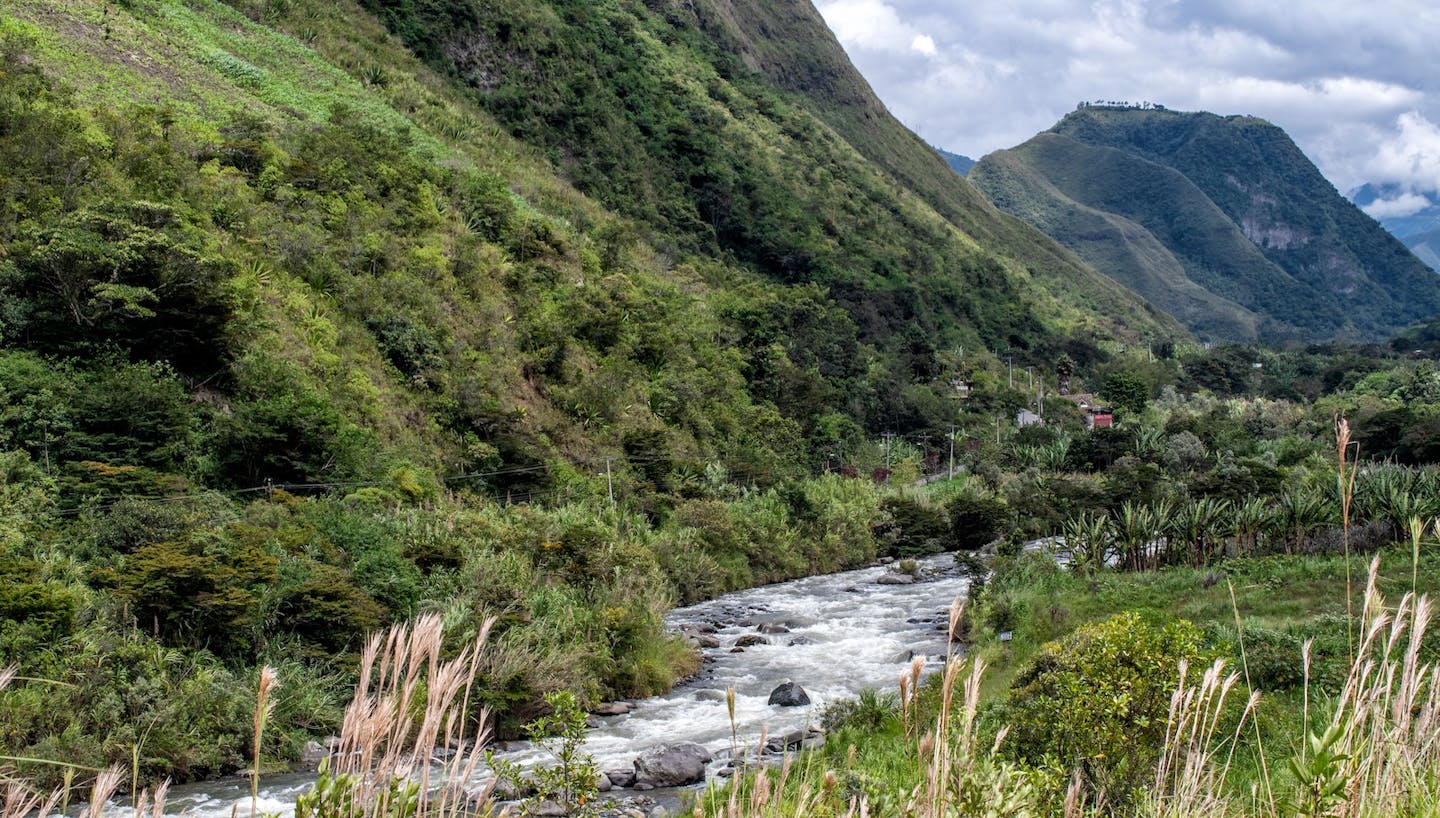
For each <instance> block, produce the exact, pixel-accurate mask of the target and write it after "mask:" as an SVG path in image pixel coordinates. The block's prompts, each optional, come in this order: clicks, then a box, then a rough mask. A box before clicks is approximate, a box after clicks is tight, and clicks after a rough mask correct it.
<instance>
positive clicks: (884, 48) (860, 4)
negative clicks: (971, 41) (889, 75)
mask: <svg viewBox="0 0 1440 818" xmlns="http://www.w3.org/2000/svg"><path fill="white" fill-rule="evenodd" d="M819 9H820V13H821V14H822V15H824V17H825V22H826V23H827V24H828V25H829V26H830V30H831V31H833V32H834V33H835V37H836V38H837V39H838V40H840V42H841V44H843V45H844V46H845V47H846V48H857V49H860V50H862V51H878V52H889V53H904V52H906V51H909V50H911V49H912V48H915V43H916V41H917V40H918V38H919V37H921V36H923V35H921V33H920V32H919V31H918V30H916V29H915V28H912V27H911V26H909V25H907V24H906V23H905V22H904V21H902V20H901V19H900V14H899V13H898V12H897V11H896V10H895V9H894V7H892V6H891V5H890V4H888V3H885V2H882V0H834V2H830V3H822V4H820V6H819ZM926 39H927V40H929V37H928V36H927V37H926ZM929 42H930V45H931V47H932V48H933V47H934V45H935V41H934V40H929ZM916 50H919V49H916Z"/></svg>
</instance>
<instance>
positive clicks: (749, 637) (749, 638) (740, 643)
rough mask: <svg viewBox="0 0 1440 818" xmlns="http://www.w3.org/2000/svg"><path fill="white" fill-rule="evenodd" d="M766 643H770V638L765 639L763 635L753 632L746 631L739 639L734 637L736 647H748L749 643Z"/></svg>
mask: <svg viewBox="0 0 1440 818" xmlns="http://www.w3.org/2000/svg"><path fill="white" fill-rule="evenodd" d="M768 644H770V640H769V639H766V638H765V637H763V636H759V635H757V634H753V633H747V634H745V635H744V636H742V637H740V638H739V639H736V640H735V647H737V648H748V647H750V646H751V645H768Z"/></svg>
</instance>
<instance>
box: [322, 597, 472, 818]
mask: <svg viewBox="0 0 1440 818" xmlns="http://www.w3.org/2000/svg"><path fill="white" fill-rule="evenodd" d="M492 625H493V620H491V621H487V622H486V623H485V624H484V625H483V626H482V627H481V630H480V633H479V635H478V636H477V637H476V639H475V640H474V642H472V643H471V644H469V645H467V646H465V647H464V648H462V649H461V650H460V651H459V652H458V653H456V654H455V655H454V657H453V658H450V659H442V657H441V649H442V646H443V642H444V638H443V637H444V632H443V631H444V628H443V623H442V621H441V618H440V616H439V615H437V614H426V615H423V616H421V617H419V618H418V619H416V620H414V622H412V623H410V624H408V625H400V626H396V627H393V628H391V629H389V630H388V631H385V632H382V633H377V634H375V635H373V636H371V637H370V640H369V641H368V642H367V643H366V645H365V649H364V651H362V652H361V654H360V676H359V682H358V683H357V685H356V687H355V695H354V697H353V698H352V699H351V701H350V704H349V706H347V707H346V709H345V719H344V722H343V724H342V726H341V730H340V743H339V746H338V748H337V750H336V753H335V755H334V756H333V757H332V759H330V760H329V762H328V763H327V765H326V768H325V769H324V770H322V775H321V780H320V781H319V783H317V785H316V788H315V790H314V791H312V792H311V793H309V794H308V795H306V796H302V797H301V799H300V800H299V802H298V803H297V804H296V816H297V818H303V817H304V816H307V815H318V816H325V818H381V816H393V815H427V816H450V815H460V814H470V813H473V812H475V808H476V805H477V803H479V804H484V803H485V802H487V801H488V798H489V787H486V788H485V789H484V790H483V791H481V792H479V793H475V794H472V793H467V792H466V790H465V784H466V782H469V781H473V780H475V779H476V774H477V772H479V770H480V764H481V762H482V761H483V760H484V757H485V754H484V752H483V749H482V748H483V747H484V745H485V743H486V740H487V738H488V713H487V712H486V710H485V709H484V708H480V707H477V706H475V703H474V702H473V701H472V697H473V694H474V693H475V690H474V686H475V679H476V676H477V673H478V671H479V668H480V663H481V660H482V658H483V653H484V645H485V642H486V639H487V637H488V635H489V631H490V628H491V626H492ZM437 747H438V748H443V752H442V753H441V755H440V756H436V755H435V751H436V748H437Z"/></svg>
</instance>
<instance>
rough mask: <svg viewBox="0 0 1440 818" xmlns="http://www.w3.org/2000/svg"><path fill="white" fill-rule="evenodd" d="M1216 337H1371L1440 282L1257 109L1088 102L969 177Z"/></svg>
mask: <svg viewBox="0 0 1440 818" xmlns="http://www.w3.org/2000/svg"><path fill="white" fill-rule="evenodd" d="M969 178H970V179H971V181H973V182H974V183H975V184H976V185H977V186H978V187H979V188H980V189H981V190H983V191H984V192H985V193H986V194H987V195H988V196H990V197H991V199H992V200H993V201H995V202H996V204H997V205H999V206H1000V207H1001V208H1002V209H1004V210H1006V211H1007V212H1010V213H1013V214H1015V215H1017V216H1020V217H1021V218H1023V219H1025V220H1026V221H1028V222H1030V223H1031V224H1033V225H1035V226H1037V227H1039V228H1040V229H1042V230H1044V231H1045V232H1046V233H1047V234H1049V235H1051V236H1053V237H1054V238H1056V239H1057V240H1059V241H1060V242H1061V243H1062V244H1064V245H1066V246H1067V247H1069V248H1070V249H1072V250H1074V251H1076V253H1078V254H1079V255H1080V256H1081V257H1082V258H1084V259H1085V260H1086V261H1088V262H1089V263H1090V264H1092V265H1093V266H1095V267H1096V268H1097V269H1100V270H1102V271H1104V272H1106V273H1107V274H1109V275H1111V276H1113V277H1114V278H1115V279H1116V280H1118V281H1121V282H1123V283H1125V284H1126V285H1127V286H1129V287H1131V288H1132V289H1134V290H1135V291H1137V292H1139V293H1141V294H1142V295H1145V296H1146V297H1147V298H1149V299H1150V300H1151V301H1152V302H1153V303H1154V304H1156V305H1157V306H1159V307H1161V308H1163V309H1166V310H1168V311H1169V312H1171V313H1172V314H1173V315H1175V316H1176V317H1177V318H1179V319H1180V320H1181V322H1182V323H1184V324H1185V325H1186V326H1187V327H1189V328H1190V329H1191V330H1193V331H1195V332H1196V333H1198V334H1200V335H1201V336H1202V337H1205V338H1208V339H1214V340H1236V339H1254V338H1263V339H1269V340H1280V339H1287V338H1300V339H1306V340H1326V339H1332V338H1336V337H1342V338H1343V337H1349V338H1355V339H1362V338H1363V339H1371V340H1378V339H1381V338H1384V337H1388V336H1389V335H1391V334H1393V333H1394V332H1396V331H1398V330H1400V329H1403V328H1405V327H1407V326H1409V325H1410V324H1413V323H1415V322H1417V321H1421V320H1426V319H1429V318H1431V317H1433V316H1434V315H1435V314H1436V313H1437V311H1440V278H1437V277H1436V275H1435V274H1434V273H1433V272H1432V271H1430V270H1429V269H1427V268H1426V267H1425V265H1424V264H1423V263H1421V262H1420V261H1419V260H1418V259H1416V258H1415V257H1414V256H1413V255H1412V254H1411V253H1410V252H1408V251H1407V250H1406V248H1405V247H1404V245H1402V244H1400V242H1398V241H1396V240H1395V239H1394V238H1393V237H1392V236H1390V235H1389V234H1387V233H1386V232H1385V231H1384V230H1382V229H1381V228H1380V227H1379V225H1377V224H1376V223H1375V222H1374V221H1373V220H1372V219H1370V218H1369V217H1367V216H1366V215H1365V214H1364V213H1362V212H1360V210H1359V209H1358V208H1356V207H1355V206H1353V205H1352V204H1350V203H1349V202H1348V201H1346V200H1345V199H1344V198H1343V197H1341V196H1340V194H1339V193H1338V192H1337V191H1336V190H1335V189H1334V187H1333V186H1331V185H1330V184H1329V182H1327V181H1326V180H1325V179H1324V177H1323V176H1321V175H1320V172H1319V171H1318V170H1317V169H1316V168H1315V167H1314V165H1312V164H1311V163H1310V162H1309V160H1308V159H1306V158H1305V156H1304V154H1302V153H1301V152H1300V150H1299V149H1298V148H1297V147H1296V146H1295V144H1294V143H1293V142H1291V141H1290V139H1289V137H1288V136H1286V135H1285V133H1284V132H1283V131H1281V130H1280V129H1279V128H1276V127H1275V126H1273V125H1271V124H1269V123H1267V122H1264V121H1261V120H1258V119H1255V118H1253V117H1239V116H1231V117H1219V116H1215V115H1213V114H1207V113H1181V112H1176V111H1166V110H1148V109H1147V110H1139V109H1116V108H1101V107H1090V108H1081V109H1079V110H1077V111H1074V112H1072V113H1070V114H1068V115H1067V116H1066V117H1065V118H1064V119H1062V120H1061V121H1060V122H1059V123H1058V124H1057V125H1056V126H1055V127H1054V128H1052V129H1050V130H1049V131H1047V132H1045V133H1042V134H1040V135H1038V136H1036V137H1035V138H1033V139H1031V140H1029V141H1027V142H1026V143H1024V144H1022V145H1020V146H1018V147H1016V148H1014V149H1011V150H1008V151H997V152H996V153H994V154H991V155H990V156H988V157H986V158H985V159H983V160H981V162H980V163H979V164H978V165H977V167H976V168H975V170H974V171H973V172H972V173H971V175H970V177H969Z"/></svg>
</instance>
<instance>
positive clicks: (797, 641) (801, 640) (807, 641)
mask: <svg viewBox="0 0 1440 818" xmlns="http://www.w3.org/2000/svg"><path fill="white" fill-rule="evenodd" d="M785 644H786V646H788V647H792V648H793V647H795V646H796V645H813V644H815V640H814V639H811V638H810V637H808V636H797V637H795V638H794V639H791V640H790V641H789V642H786V643H785Z"/></svg>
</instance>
